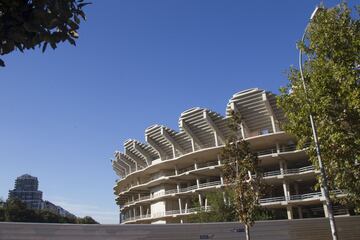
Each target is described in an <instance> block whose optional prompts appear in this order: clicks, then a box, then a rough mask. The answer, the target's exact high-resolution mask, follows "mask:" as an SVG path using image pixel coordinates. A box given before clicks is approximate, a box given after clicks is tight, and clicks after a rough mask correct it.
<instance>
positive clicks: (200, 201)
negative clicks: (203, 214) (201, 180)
mask: <svg viewBox="0 0 360 240" xmlns="http://www.w3.org/2000/svg"><path fill="white" fill-rule="evenodd" d="M199 205H200V207H202V197H201V194H200V193H199Z"/></svg>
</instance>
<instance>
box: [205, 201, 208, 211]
mask: <svg viewBox="0 0 360 240" xmlns="http://www.w3.org/2000/svg"><path fill="white" fill-rule="evenodd" d="M207 206H208V201H207V198H205V210H206V209H207Z"/></svg>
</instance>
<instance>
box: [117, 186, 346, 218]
mask: <svg viewBox="0 0 360 240" xmlns="http://www.w3.org/2000/svg"><path fill="white" fill-rule="evenodd" d="M216 182H218V181H216ZM213 183H215V182H213ZM219 184H221V183H219ZM219 184H218V185H219ZM215 186H217V185H215ZM331 193H332V194H335V195H342V194H345V193H344V192H343V191H341V190H332V191H331ZM320 197H322V193H321V192H312V193H305V194H297V195H290V196H289V197H285V196H279V197H270V198H262V199H260V200H259V203H260V205H269V204H272V203H276V204H278V203H280V202H284V201H289V202H291V201H302V200H307V199H314V200H320ZM210 210H211V206H207V207H204V206H203V207H200V208H198V207H197V208H188V209H181V210H180V209H175V210H168V211H162V212H161V211H160V212H156V213H151V214H146V215H139V216H133V217H127V218H124V222H129V221H136V220H139V219H142V220H144V219H149V218H150V219H153V218H161V217H166V216H173V215H181V214H190V213H196V212H200V211H210Z"/></svg>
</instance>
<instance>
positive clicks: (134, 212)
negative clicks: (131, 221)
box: [133, 207, 136, 217]
mask: <svg viewBox="0 0 360 240" xmlns="http://www.w3.org/2000/svg"><path fill="white" fill-rule="evenodd" d="M133 214H134V217H135V216H136V208H135V207H133Z"/></svg>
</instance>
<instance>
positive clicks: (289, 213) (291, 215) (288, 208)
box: [286, 206, 293, 219]
mask: <svg viewBox="0 0 360 240" xmlns="http://www.w3.org/2000/svg"><path fill="white" fill-rule="evenodd" d="M286 212H287V216H288V219H293V210H292V207H291V206H287V207H286Z"/></svg>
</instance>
